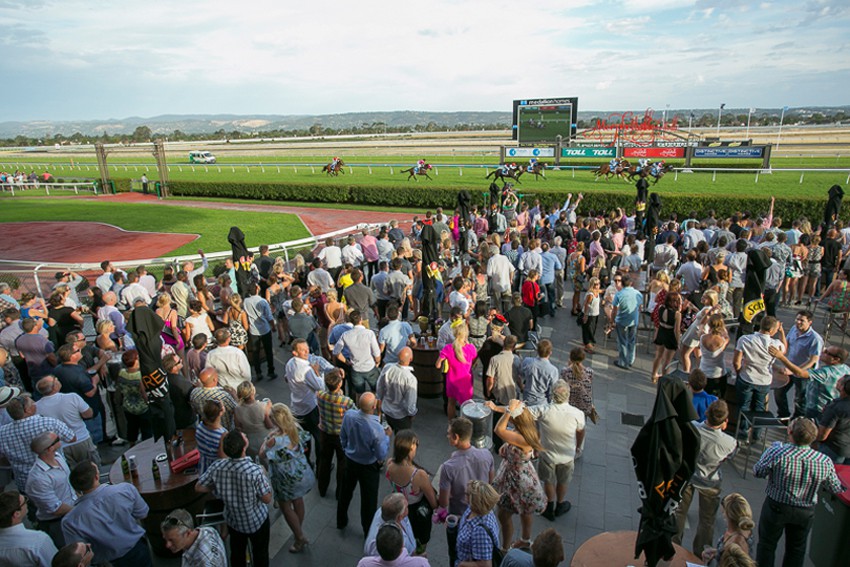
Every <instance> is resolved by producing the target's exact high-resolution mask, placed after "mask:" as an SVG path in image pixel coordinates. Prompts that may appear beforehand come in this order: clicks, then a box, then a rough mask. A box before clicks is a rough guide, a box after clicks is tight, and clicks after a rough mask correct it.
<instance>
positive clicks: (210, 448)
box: [195, 422, 227, 474]
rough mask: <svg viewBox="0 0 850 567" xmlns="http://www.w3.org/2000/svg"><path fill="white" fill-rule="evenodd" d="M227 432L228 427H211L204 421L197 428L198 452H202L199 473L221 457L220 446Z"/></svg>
mask: <svg viewBox="0 0 850 567" xmlns="http://www.w3.org/2000/svg"><path fill="white" fill-rule="evenodd" d="M225 433H227V429H225V428H224V427H219V428H218V429H210V428H209V427H207V426H206V425H205V424H204V423H203V422H201V423H199V424H198V426H197V428H195V443H197V445H198V452H199V453H200V454H201V460H200V462H198V474H204V471H206V470H207V469H208V468H209V467H210V465H211V464H213V463H214V462H216V461H217V460H218V459H219V456H218V447H219V445H220V444H221V438H222V437H224V434H225Z"/></svg>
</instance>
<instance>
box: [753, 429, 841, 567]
mask: <svg viewBox="0 0 850 567" xmlns="http://www.w3.org/2000/svg"><path fill="white" fill-rule="evenodd" d="M816 438H817V427H816V426H815V424H814V423H812V421H811V420H808V419H806V418H802V417H798V418H797V419H795V420H794V421H792V422H791V424H790V425H789V426H788V440H789V441H790V443H781V442H779V441H777V442H775V443H773V444H772V445H771V446H770V447H769V448H768V449H767V450H766V451H765V452H764V454H763V455H762V456H761V458H760V459H759V460H758V462H757V463H756V464H755V465H754V466H753V475H755V476H756V478H766V479H767V487H766V488H765V493H766V494H767V498H766V499H765V502H764V505H762V508H761V516H760V517H759V538H758V552H757V557H756V560H757V561H758V564H759V565H773V564H774V559H775V554H776V544H777V543H778V542H779V538H780V537H781V536H782V534H783V532H784V534H785V558H784V559H783V563H782V564H783V565H785V566H786V567H797V566H800V567H801V566H802V565H803V561H804V558H805V553H806V541H807V540H808V537H809V532H810V531H811V529H812V521H813V520H814V512H815V510H814V508H815V504H817V501H818V492H819V491H820V489H821V488H825V489H826V490H828V491H829V492H832V493H833V494H839V493H841V492H843V491H844V487H843V486H841V481H840V480H838V476H837V475H836V474H835V465H834V464H833V463H832V461H831V460H830V459H829V457H827V456H826V455H824V454H823V453H819V452H817V451H815V450H814V449H812V448H811V447H810V446H809V445H811V443H812V442H813V441H814V440H815V439H816Z"/></svg>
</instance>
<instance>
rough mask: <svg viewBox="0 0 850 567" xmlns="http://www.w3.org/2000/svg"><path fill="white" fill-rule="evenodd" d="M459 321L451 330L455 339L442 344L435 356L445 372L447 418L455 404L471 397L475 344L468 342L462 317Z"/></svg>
mask: <svg viewBox="0 0 850 567" xmlns="http://www.w3.org/2000/svg"><path fill="white" fill-rule="evenodd" d="M460 321H461V322H460V323H459V324H458V326H457V327H455V328H454V329H453V331H452V332H453V333H454V336H455V340H454V341H453V342H452V344H449V345H446V346H444V347H443V350H441V351H440V356H439V357H438V358H437V368H443V370H444V371H445V374H446V396H447V397H448V399H449V400H448V408H447V410H448V416H449V420H452V419H454V417H455V413H456V412H457V408H456V404H462V403H463V402H465V401H466V400H471V399H472V393H473V392H472V363H473V362H475V356H476V354H477V353H478V351H477V350H476V348H475V345H472V344H470V342H469V328H468V327H467V326H466V324H465V323H463V320H462V319H461V320H460ZM445 366H448V368H445Z"/></svg>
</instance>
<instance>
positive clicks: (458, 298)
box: [449, 291, 469, 315]
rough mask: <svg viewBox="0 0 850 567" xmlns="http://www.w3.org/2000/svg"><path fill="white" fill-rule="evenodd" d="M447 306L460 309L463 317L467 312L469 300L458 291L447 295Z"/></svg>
mask: <svg viewBox="0 0 850 567" xmlns="http://www.w3.org/2000/svg"><path fill="white" fill-rule="evenodd" d="M449 305H450V306H451V307H460V308H461V309H462V312H463V314H464V315H466V312H467V311H469V300H468V299H467V298H466V296H465V295H463V294H462V293H460V292H459V291H453V292H451V293H450V294H449Z"/></svg>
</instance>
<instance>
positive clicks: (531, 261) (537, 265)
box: [519, 238, 543, 277]
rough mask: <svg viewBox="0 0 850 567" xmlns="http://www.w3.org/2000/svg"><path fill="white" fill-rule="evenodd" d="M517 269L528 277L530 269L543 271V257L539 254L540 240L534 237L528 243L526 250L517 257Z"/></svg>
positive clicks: (538, 271)
mask: <svg viewBox="0 0 850 567" xmlns="http://www.w3.org/2000/svg"><path fill="white" fill-rule="evenodd" d="M519 269H520V271H521V272H522V273H523V275H524V276H526V277H528V273H529V272H530V271H531V270H537V273H538V274H540V273H542V272H543V257H542V256H541V255H540V241H539V240H537V239H536V238H535V239H533V240H531V242H529V243H528V250H526V252H525V253H524V254H523V255H522V257H521V258H520V259H519Z"/></svg>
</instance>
